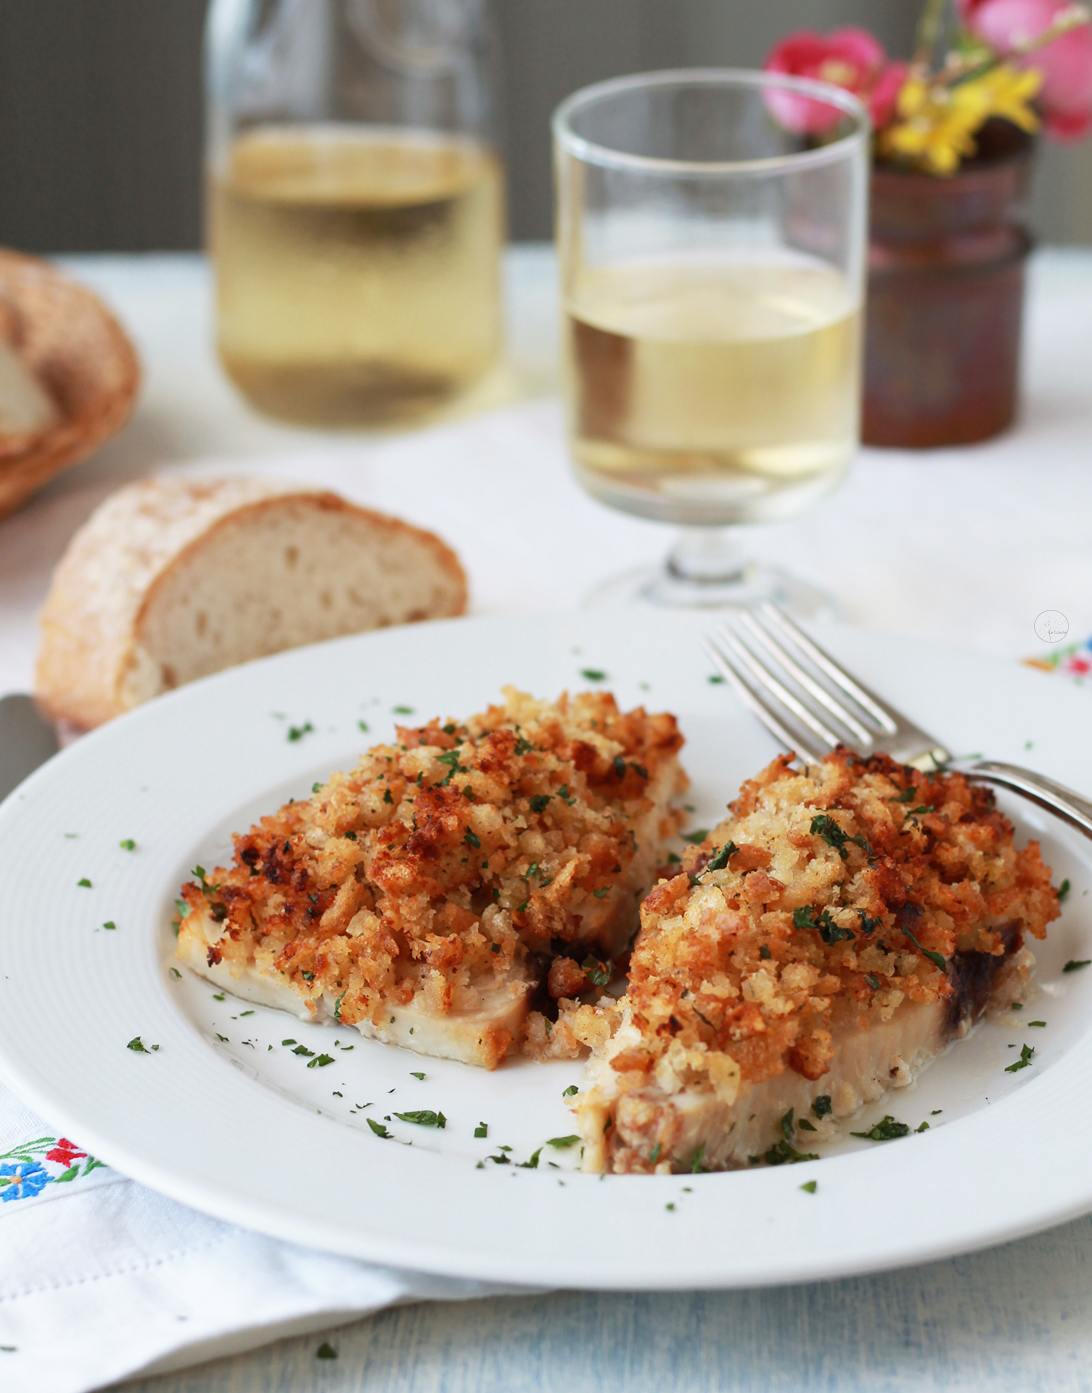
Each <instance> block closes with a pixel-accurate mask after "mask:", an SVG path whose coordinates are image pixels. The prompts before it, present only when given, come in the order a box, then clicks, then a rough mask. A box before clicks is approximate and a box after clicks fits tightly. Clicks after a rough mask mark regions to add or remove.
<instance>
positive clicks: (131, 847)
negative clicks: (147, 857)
mask: <svg viewBox="0 0 1092 1393" xmlns="http://www.w3.org/2000/svg"><path fill="white" fill-rule="evenodd" d="M118 846H120V847H121V849H122V851H136V842H134V841H133V839H132V837H126V838H125V840H124V841H120V842H118Z"/></svg>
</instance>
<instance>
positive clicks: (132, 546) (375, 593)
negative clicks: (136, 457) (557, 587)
mask: <svg viewBox="0 0 1092 1393" xmlns="http://www.w3.org/2000/svg"><path fill="white" fill-rule="evenodd" d="M466 594H467V592H466V576H465V574H464V572H463V569H462V567H461V565H460V564H459V561H458V558H457V557H456V556H455V553H454V552H453V551H452V550H451V549H450V548H449V547H448V546H446V545H445V544H444V543H443V542H442V541H440V539H439V538H438V537H436V536H435V535H433V534H432V533H431V532H425V531H422V530H421V529H420V528H416V527H411V526H409V525H408V524H407V523H404V522H401V521H399V519H397V518H392V517H386V516H384V515H383V514H381V513H374V512H370V511H369V510H368V509H366V508H359V507H357V506H356V505H355V504H353V503H349V502H347V501H346V500H345V499H343V498H340V497H338V496H337V495H336V494H333V493H326V492H323V491H321V490H316V489H309V488H307V487H306V486H305V485H300V484H294V483H287V482H284V481H281V480H277V479H259V478H232V479H217V480H187V479H178V478H160V479H147V480H144V481H142V482H140V483H137V484H131V485H129V486H127V487H126V488H123V489H120V490H119V491H118V492H117V493H115V494H112V495H111V496H110V497H109V498H107V499H106V500H105V502H103V503H102V504H101V505H100V506H99V507H98V508H97V509H96V510H95V512H94V513H93V514H92V515H91V517H90V518H89V519H88V521H87V522H86V523H85V525H84V526H83V527H82V528H81V529H80V531H79V532H77V533H76V535H75V537H73V539H72V541H71V543H70V544H69V547H68V550H67V551H66V552H65V554H64V556H63V557H62V559H61V561H60V564H59V565H58V567H57V569H56V571H55V572H54V576H53V584H52V586H51V589H50V592H49V596H48V598H47V600H46V604H45V608H44V610H43V612H42V616H41V623H42V644H41V648H40V650H39V654H38V669H37V679H36V685H37V695H38V700H39V702H40V703H41V705H42V706H43V707H44V708H45V709H46V710H47V711H49V713H50V714H51V715H53V716H55V717H57V718H59V719H63V720H66V721H68V722H70V723H71V724H72V725H74V726H77V727H80V728H83V729H88V728H90V727H91V726H96V725H100V724H101V723H102V722H103V721H108V720H110V719H111V718H112V717H113V716H117V715H120V714H121V713H122V712H123V711H128V710H130V709H131V708H132V707H134V706H138V705H140V704H141V703H142V702H145V701H148V700H149V699H150V698H151V697H154V696H158V695H159V694H160V693H161V692H165V691H168V690H169V689H171V688H173V687H179V686H181V685H183V684H184V683H186V682H192V681H193V680H194V679H195V678H198V677H204V676H207V675H208V674H209V673H212V672H218V671H220V670H221V669H222V668H226V667H231V666H232V665H233V664H235V663H243V662H247V661H248V660H250V659H251V658H258V657H262V656H263V655H264V654H267V653H277V652H280V651H281V650H282V649H285V648H294V647H297V646H298V645H300V644H305V643H315V642H317V641H319V640H321V639H327V638H335V637H338V636H339V635H341V634H351V633H358V632H361V631H363V630H366V629H378V628H383V627H385V626H387V625H391V624H406V623H411V622H413V621H415V620H419V619H440V618H445V617H447V616H451V615H457V614H462V613H463V612H464V610H465V609H466Z"/></svg>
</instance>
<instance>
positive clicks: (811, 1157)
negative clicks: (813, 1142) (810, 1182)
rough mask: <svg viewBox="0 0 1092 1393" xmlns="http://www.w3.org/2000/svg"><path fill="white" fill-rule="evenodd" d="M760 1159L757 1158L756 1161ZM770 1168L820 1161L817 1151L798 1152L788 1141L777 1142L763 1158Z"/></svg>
mask: <svg viewBox="0 0 1092 1393" xmlns="http://www.w3.org/2000/svg"><path fill="white" fill-rule="evenodd" d="M758 1159H759V1158H758V1157H757V1156H756V1157H755V1160H758ZM761 1159H762V1160H763V1161H765V1162H766V1164H767V1165H768V1166H794V1165H796V1164H797V1162H799V1161H818V1159H819V1153H818V1152H817V1151H797V1149H796V1147H795V1146H793V1145H792V1144H791V1143H789V1142H787V1141H779V1142H775V1143H774V1145H773V1146H771V1147H770V1149H769V1151H767V1152H766V1153H765V1154H764V1155H763V1156H762V1158H761Z"/></svg>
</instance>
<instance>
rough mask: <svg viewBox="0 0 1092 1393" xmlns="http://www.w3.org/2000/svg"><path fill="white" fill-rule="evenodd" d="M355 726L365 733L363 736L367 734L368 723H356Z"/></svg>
mask: <svg viewBox="0 0 1092 1393" xmlns="http://www.w3.org/2000/svg"><path fill="white" fill-rule="evenodd" d="M356 724H357V727H358V728H359V729H360V730H362V731H363V732H364V733H365V735H367V733H368V722H367V721H357V723H356Z"/></svg>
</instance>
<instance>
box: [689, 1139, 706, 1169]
mask: <svg viewBox="0 0 1092 1393" xmlns="http://www.w3.org/2000/svg"><path fill="white" fill-rule="evenodd" d="M704 1155H705V1143H704V1142H702V1144H701V1146H699V1147H698V1149H697V1151H695V1152H694V1154H693V1156H692V1157H691V1158H690V1174H691V1175H705V1174H706V1170H705V1167H704V1166H703V1165H702V1163H701V1159H702V1157H703V1156H704Z"/></svg>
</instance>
